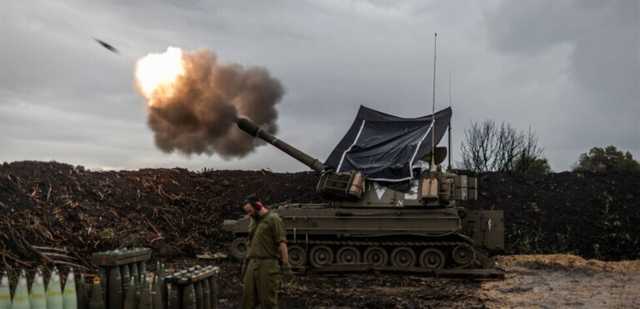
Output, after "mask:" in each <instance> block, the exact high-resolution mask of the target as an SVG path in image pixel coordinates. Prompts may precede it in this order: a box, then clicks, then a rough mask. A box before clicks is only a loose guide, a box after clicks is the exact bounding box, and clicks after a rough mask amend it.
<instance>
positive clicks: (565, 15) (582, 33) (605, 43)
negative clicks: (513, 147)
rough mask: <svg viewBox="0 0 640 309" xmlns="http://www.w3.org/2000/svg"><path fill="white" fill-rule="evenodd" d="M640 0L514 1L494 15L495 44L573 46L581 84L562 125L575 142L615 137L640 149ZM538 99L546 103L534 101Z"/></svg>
mask: <svg viewBox="0 0 640 309" xmlns="http://www.w3.org/2000/svg"><path fill="white" fill-rule="evenodd" d="M639 7H640V4H639V2H638V1H517V2H515V1H508V2H504V3H502V5H500V6H499V7H498V8H497V10H495V11H494V12H492V13H490V14H489V15H488V30H489V32H488V33H489V38H490V40H491V42H492V43H493V46H494V47H495V48H496V49H497V50H499V51H501V52H505V53H509V54H513V55H518V56H519V57H521V59H526V58H531V57H536V56H537V55H540V54H543V53H548V52H549V51H550V50H553V49H554V48H559V47H560V46H568V47H569V49H570V51H569V53H568V58H567V66H566V74H567V76H568V77H569V78H570V81H572V82H573V84H574V85H576V87H577V88H576V92H577V93H576V95H574V96H572V97H570V98H568V100H571V101H573V102H558V104H561V105H565V106H566V107H567V108H566V109H564V110H562V113H564V114H565V115H566V116H565V121H566V123H565V128H564V130H563V133H564V135H565V136H564V137H565V142H564V144H565V145H567V146H569V147H575V148H582V149H583V150H582V151H586V150H588V148H590V147H593V146H603V145H604V144H609V143H610V144H614V145H617V146H618V147H622V148H625V149H630V150H632V152H634V155H636V156H638V155H640V153H639V152H640V125H639V122H638V121H637V116H638V115H639V114H640V104H639V103H638V102H639V99H640V35H639V33H640V13H639V10H640V8H639ZM535 104H543V103H542V102H540V103H535Z"/></svg>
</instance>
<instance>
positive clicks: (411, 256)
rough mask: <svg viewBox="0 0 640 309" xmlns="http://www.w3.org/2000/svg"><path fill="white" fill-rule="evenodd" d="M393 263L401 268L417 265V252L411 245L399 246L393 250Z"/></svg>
mask: <svg viewBox="0 0 640 309" xmlns="http://www.w3.org/2000/svg"><path fill="white" fill-rule="evenodd" d="M391 265H393V266H395V267H400V268H406V267H413V266H414V265H416V253H415V252H413V250H412V249H411V248H409V247H398V248H395V249H394V250H393V251H392V252H391Z"/></svg>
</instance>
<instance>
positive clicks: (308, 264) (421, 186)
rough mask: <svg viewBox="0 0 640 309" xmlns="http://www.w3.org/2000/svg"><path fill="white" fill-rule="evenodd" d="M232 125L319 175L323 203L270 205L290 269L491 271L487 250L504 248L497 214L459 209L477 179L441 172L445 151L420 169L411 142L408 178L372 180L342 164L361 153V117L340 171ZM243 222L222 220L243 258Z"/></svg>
mask: <svg viewBox="0 0 640 309" xmlns="http://www.w3.org/2000/svg"><path fill="white" fill-rule="evenodd" d="M420 119H422V118H420ZM425 119H426V118H425ZM433 119H435V118H433ZM434 122H435V120H434ZM237 124H238V127H239V128H240V129H242V130H243V131H245V132H246V133H248V134H249V135H251V136H254V137H258V138H261V139H262V140H264V141H266V142H268V143H270V144H272V145H273V146H275V147H277V148H278V149H280V150H282V151H283V152H285V153H287V154H289V155H290V156H292V157H293V158H295V159H297V160H299V161H300V162H302V163H304V164H305V165H307V166H309V167H310V168H311V169H313V170H314V171H317V172H319V173H320V177H319V182H318V185H317V187H316V191H317V192H318V193H319V194H321V195H322V196H323V197H324V198H325V199H326V200H327V202H325V203H318V204H308V203H288V204H284V205H280V206H278V207H277V208H275V209H272V211H274V212H277V213H278V215H279V216H280V217H281V218H282V219H283V221H284V223H285V227H286V231H287V239H288V242H289V261H290V263H291V266H292V267H295V268H316V269H331V268H332V267H334V266H338V265H339V266H340V267H341V269H344V267H347V268H362V267H364V269H369V268H376V269H382V270H384V269H389V270H404V271H438V270H442V269H473V268H489V267H491V266H492V265H493V263H492V261H491V259H490V258H489V256H490V255H491V253H495V252H500V251H502V250H503V248H504V223H503V214H502V212H501V211H469V210H466V209H465V208H463V207H462V206H463V204H464V203H465V202H467V201H469V200H474V199H476V198H477V192H478V186H477V179H476V178H475V177H472V176H470V175H465V174H463V173H460V172H459V171H458V172H457V173H454V172H452V171H441V169H440V165H439V164H440V163H441V162H442V161H443V160H444V157H446V148H441V147H437V148H433V149H431V150H429V151H428V155H427V156H426V157H423V158H422V159H423V160H422V162H431V165H430V166H428V168H425V167H423V168H420V167H419V166H417V165H416V164H415V162H414V157H416V154H417V153H418V152H419V151H418V150H419V149H418V148H419V147H420V144H418V145H417V146H415V144H414V146H413V147H414V148H412V149H415V152H414V153H413V156H412V158H411V162H410V164H411V165H410V166H409V168H410V169H412V170H411V179H407V181H403V182H402V183H401V184H398V183H392V182H385V181H380V180H376V179H372V177H367V176H365V175H364V174H363V172H362V171H360V170H355V169H351V170H344V169H341V168H343V164H342V161H343V160H346V159H345V157H347V156H348V155H349V154H350V151H351V153H354V152H355V151H358V150H360V149H356V148H357V147H354V145H356V141H357V139H358V138H360V137H361V135H362V134H360V133H362V131H363V129H364V128H365V122H364V121H363V122H362V125H361V126H360V128H359V134H358V135H357V137H356V141H354V142H353V144H352V145H351V146H350V147H349V148H348V149H347V150H346V151H344V153H343V154H342V158H341V164H340V165H339V166H338V168H337V169H336V168H335V167H333V166H329V165H327V164H325V163H322V162H320V161H319V160H317V159H315V158H313V157H311V156H309V155H307V154H305V153H304V152H302V151H300V150H298V149H297V148H295V147H293V146H291V145H289V144H287V143H286V142H284V141H282V140H280V139H278V138H276V137H275V136H273V135H272V134H269V133H268V132H266V131H264V130H261V129H260V128H258V127H257V126H256V125H255V124H254V123H252V122H251V121H250V120H248V119H246V118H241V119H240V120H238V122H237ZM433 128H435V125H433V126H432V127H431V128H429V129H428V130H426V131H425V132H426V133H424V136H422V137H421V138H422V140H425V137H426V136H427V135H428V134H433V132H432V131H431V130H432V129H433ZM429 132H432V133H429ZM361 148H362V147H361ZM354 149H355V150H354ZM431 155H433V156H434V157H433V158H431V157H430V156H431ZM347 159H348V157H347ZM355 161H356V160H355V159H354V160H351V162H355ZM354 164H355V163H354ZM414 165H415V166H414ZM248 223H249V222H248V219H247V218H243V219H240V220H226V221H225V224H224V227H225V229H226V230H227V231H230V232H232V233H233V234H234V235H235V237H236V238H235V239H234V241H233V242H232V244H231V253H232V255H234V256H235V257H238V258H242V257H243V256H244V254H245V252H246V240H247V239H246V238H247V237H248V234H249V233H248V232H249V231H248Z"/></svg>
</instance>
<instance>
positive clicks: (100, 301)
mask: <svg viewBox="0 0 640 309" xmlns="http://www.w3.org/2000/svg"><path fill="white" fill-rule="evenodd" d="M89 309H105V305H104V293H102V283H101V282H100V279H99V278H95V279H94V281H93V284H92V286H91V300H89Z"/></svg>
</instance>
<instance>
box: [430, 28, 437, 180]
mask: <svg viewBox="0 0 640 309" xmlns="http://www.w3.org/2000/svg"><path fill="white" fill-rule="evenodd" d="M437 40H438V33H437V32H435V33H434V34H433V91H432V105H431V121H432V124H431V128H432V129H431V170H432V171H435V166H436V164H435V162H436V51H437V49H436V44H437Z"/></svg>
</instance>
